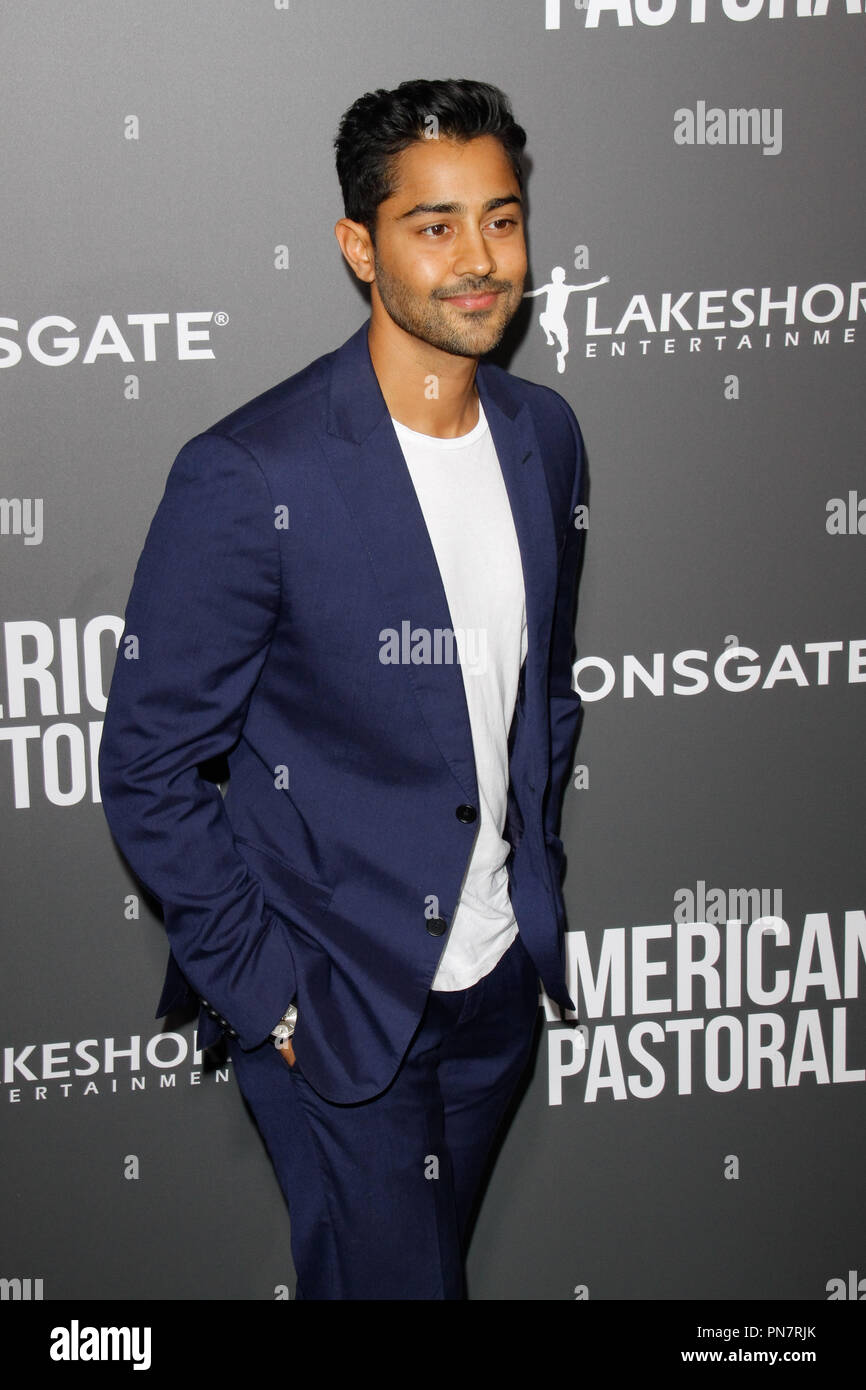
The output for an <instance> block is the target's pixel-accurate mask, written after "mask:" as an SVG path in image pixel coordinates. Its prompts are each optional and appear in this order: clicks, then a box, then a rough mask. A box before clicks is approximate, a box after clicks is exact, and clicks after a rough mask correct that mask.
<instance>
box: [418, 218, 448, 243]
mask: <svg viewBox="0 0 866 1390" xmlns="http://www.w3.org/2000/svg"><path fill="white" fill-rule="evenodd" d="M447 231H448V227H447V225H446V224H445V223H444V222H434V223H433V224H432V226H430V227H422V228H421V235H422V236H428V235H430V234H431V233H432V234H435V233H439V232H447ZM431 240H432V241H437V240H438V236H436V235H431Z"/></svg>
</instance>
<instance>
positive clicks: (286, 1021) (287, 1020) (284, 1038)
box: [271, 1004, 298, 1051]
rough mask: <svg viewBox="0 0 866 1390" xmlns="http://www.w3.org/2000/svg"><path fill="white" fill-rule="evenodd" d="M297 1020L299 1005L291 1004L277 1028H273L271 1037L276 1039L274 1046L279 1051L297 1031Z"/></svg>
mask: <svg viewBox="0 0 866 1390" xmlns="http://www.w3.org/2000/svg"><path fill="white" fill-rule="evenodd" d="M297 1021H298V1009H297V1005H296V1004H290V1005H289V1007H288V1008H287V1009H286V1012H285V1013H284V1014H283V1016H282V1018H281V1019H280V1021H279V1023H278V1024H277V1026H276V1028H272V1029H271V1037H272V1038H273V1040H274V1047H275V1048H277V1050H278V1051H279V1049H280V1048H281V1047H284V1046H285V1044H286V1043H287V1042H288V1041H289V1038H290V1037H291V1036H292V1034H293V1033H294V1031H295V1025H296V1023H297Z"/></svg>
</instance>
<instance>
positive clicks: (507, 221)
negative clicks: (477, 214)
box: [488, 217, 517, 231]
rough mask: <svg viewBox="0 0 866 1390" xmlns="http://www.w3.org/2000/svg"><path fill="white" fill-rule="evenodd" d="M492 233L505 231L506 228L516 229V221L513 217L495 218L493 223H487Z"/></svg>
mask: <svg viewBox="0 0 866 1390" xmlns="http://www.w3.org/2000/svg"><path fill="white" fill-rule="evenodd" d="M488 226H489V227H490V228H491V229H492V230H493V231H505V230H506V228H508V227H516V226H517V221H516V219H515V218H513V217H497V218H496V221H495V222H490V223H488Z"/></svg>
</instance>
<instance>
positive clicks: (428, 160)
mask: <svg viewBox="0 0 866 1390" xmlns="http://www.w3.org/2000/svg"><path fill="white" fill-rule="evenodd" d="M395 164H396V169H395V172H396V176H397V191H396V193H394V194H392V195H391V197H390V198H387V199H386V200H385V201H384V202H383V203H380V205H379V209H378V216H377V219H376V246H375V252H374V267H375V280H374V282H373V313H374V316H375V315H377V314H378V313H381V310H384V311H385V313H387V315H388V317H389V318H390V319H392V320H393V322H394V323H396V324H397V325H398V327H399V328H402V329H403V330H404V331H405V332H406V333H409V334H411V335H412V336H413V337H415V338H420V339H421V340H422V341H423V342H425V343H429V344H430V345H431V346H433V347H436V348H439V349H441V350H442V351H443V352H449V353H455V354H458V355H459V356H464V357H480V356H481V355H482V354H483V353H485V352H490V350H491V349H492V348H494V347H496V345H497V344H498V343H499V342H500V340H501V338H502V335H503V334H504V332H505V329H506V327H507V325H508V323H509V322H510V320H511V319H512V318H513V317H514V314H515V313H516V312H517V308H518V305H519V304H520V298H521V295H522V292H523V282H524V279H525V277H526V242H525V240H524V234H523V210H522V206H521V200H520V189H519V186H518V183H517V179H516V178H515V176H514V172H513V171H512V168H511V165H510V163H509V161H508V157H507V155H506V154H505V151H504V150H503V148H502V145H501V144H500V142H499V141H498V140H497V139H496V138H495V137H494V136H492V135H484V136H480V137H479V138H478V139H476V140H469V141H466V142H463V143H460V142H458V141H456V140H451V139H447V138H445V137H443V138H441V139H438V140H419V141H417V142H416V143H415V144H413V145H410V147H409V148H408V149H407V150H404V151H403V152H402V154H400V155H398V156H397V157H396V161H395ZM377 299H378V301H379V302H378V303H377Z"/></svg>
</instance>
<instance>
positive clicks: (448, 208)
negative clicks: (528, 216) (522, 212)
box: [394, 193, 523, 222]
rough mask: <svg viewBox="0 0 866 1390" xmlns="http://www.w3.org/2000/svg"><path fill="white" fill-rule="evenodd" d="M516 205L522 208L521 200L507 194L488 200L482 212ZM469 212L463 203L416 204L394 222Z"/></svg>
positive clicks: (460, 214) (512, 194)
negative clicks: (436, 214)
mask: <svg viewBox="0 0 866 1390" xmlns="http://www.w3.org/2000/svg"><path fill="white" fill-rule="evenodd" d="M514 203H516V204H517V206H518V207H519V208H522V207H523V201H522V199H520V198H518V196H517V194H516V193H509V194H507V195H506V197H504V198H488V200H487V202H486V203H485V204H484V207H483V208H482V209H481V211H482V212H494V211H495V210H496V209H497V208H505V207H510V206H511V205H512V204H514ZM468 211H469V209H468V208H467V206H466V204H465V203H416V204H415V206H414V207H413V208H410V209H409V211H408V212H401V213H400V215H399V217H396V218H395V219H394V220H395V222H403V221H404V220H405V219H406V218H407V217H421V216H429V215H430V214H431V213H440V214H443V215H445V216H451V217H453V216H461V217H462V216H465V214H466V213H467V212H468Z"/></svg>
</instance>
